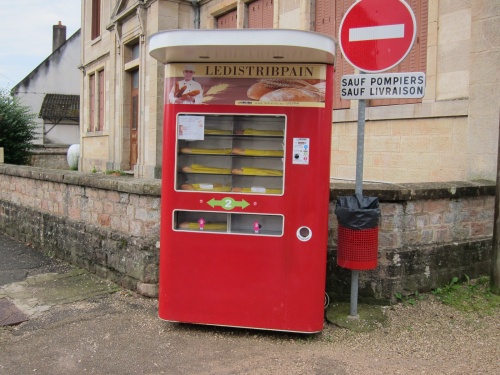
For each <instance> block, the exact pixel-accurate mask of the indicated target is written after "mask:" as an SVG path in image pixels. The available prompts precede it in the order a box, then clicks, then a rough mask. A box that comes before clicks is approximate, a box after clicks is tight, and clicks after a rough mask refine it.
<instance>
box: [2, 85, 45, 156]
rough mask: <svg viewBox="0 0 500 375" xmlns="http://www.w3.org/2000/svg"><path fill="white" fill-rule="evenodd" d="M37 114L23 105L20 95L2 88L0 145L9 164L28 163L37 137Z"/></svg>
mask: <svg viewBox="0 0 500 375" xmlns="http://www.w3.org/2000/svg"><path fill="white" fill-rule="evenodd" d="M35 118H36V114H35V113H32V112H31V109H30V107H26V106H23V105H21V103H20V100H19V98H18V97H15V96H11V95H10V93H9V92H8V91H6V90H3V89H0V147H3V148H4V159H5V162H6V163H9V164H28V161H29V156H30V150H32V149H33V140H34V139H36V137H37V132H36V122H35Z"/></svg>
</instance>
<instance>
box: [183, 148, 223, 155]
mask: <svg viewBox="0 0 500 375" xmlns="http://www.w3.org/2000/svg"><path fill="white" fill-rule="evenodd" d="M181 154H201V155H205V154H210V155H229V154H231V149H230V148H190V147H183V148H181Z"/></svg>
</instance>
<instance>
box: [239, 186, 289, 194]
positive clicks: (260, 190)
mask: <svg viewBox="0 0 500 375" xmlns="http://www.w3.org/2000/svg"><path fill="white" fill-rule="evenodd" d="M231 191H232V192H233V193H249V194H281V192H282V190H281V189H269V188H256V187H249V188H241V187H234V188H232V189H231Z"/></svg>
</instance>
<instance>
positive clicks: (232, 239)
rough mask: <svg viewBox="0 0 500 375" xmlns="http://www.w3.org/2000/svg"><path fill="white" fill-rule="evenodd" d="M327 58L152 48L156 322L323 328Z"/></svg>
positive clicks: (242, 49) (173, 38) (228, 46)
mask: <svg viewBox="0 0 500 375" xmlns="http://www.w3.org/2000/svg"><path fill="white" fill-rule="evenodd" d="M216 43H217V44H216ZM334 51H335V43H334V41H333V40H332V39H331V38H329V37H326V36H324V35H321V34H316V33H311V32H304V31H296V30H171V31H165V32H161V33H158V34H155V35H153V36H152V37H151V39H150V54H151V55H152V56H153V57H154V58H156V59H157V60H159V61H161V62H162V63H164V64H165V112H164V143H163V166H162V171H163V172H162V173H163V176H162V179H163V181H162V213H161V236H160V243H161V245H160V246H161V247H160V285H159V316H160V318H162V319H165V320H169V321H176V322H188V323H201V324H213V325H223V326H237V327H248V328H259V329H272V330H284V331H296V332H310V333H312V332H318V331H320V330H321V329H322V328H323V316H324V292H325V273H326V251H327V238H328V207H329V192H330V189H329V181H330V176H329V174H330V152H331V151H330V142H331V126H332V102H333V73H334V66H333V64H334V57H335V56H334Z"/></svg>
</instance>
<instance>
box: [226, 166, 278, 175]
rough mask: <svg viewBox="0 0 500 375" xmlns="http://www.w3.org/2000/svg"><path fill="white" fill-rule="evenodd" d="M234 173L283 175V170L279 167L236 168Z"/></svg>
mask: <svg viewBox="0 0 500 375" xmlns="http://www.w3.org/2000/svg"><path fill="white" fill-rule="evenodd" d="M232 173H233V174H239V175H247V176H278V177H280V176H283V171H280V170H277V169H263V168H249V167H243V168H235V169H233V170H232Z"/></svg>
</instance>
